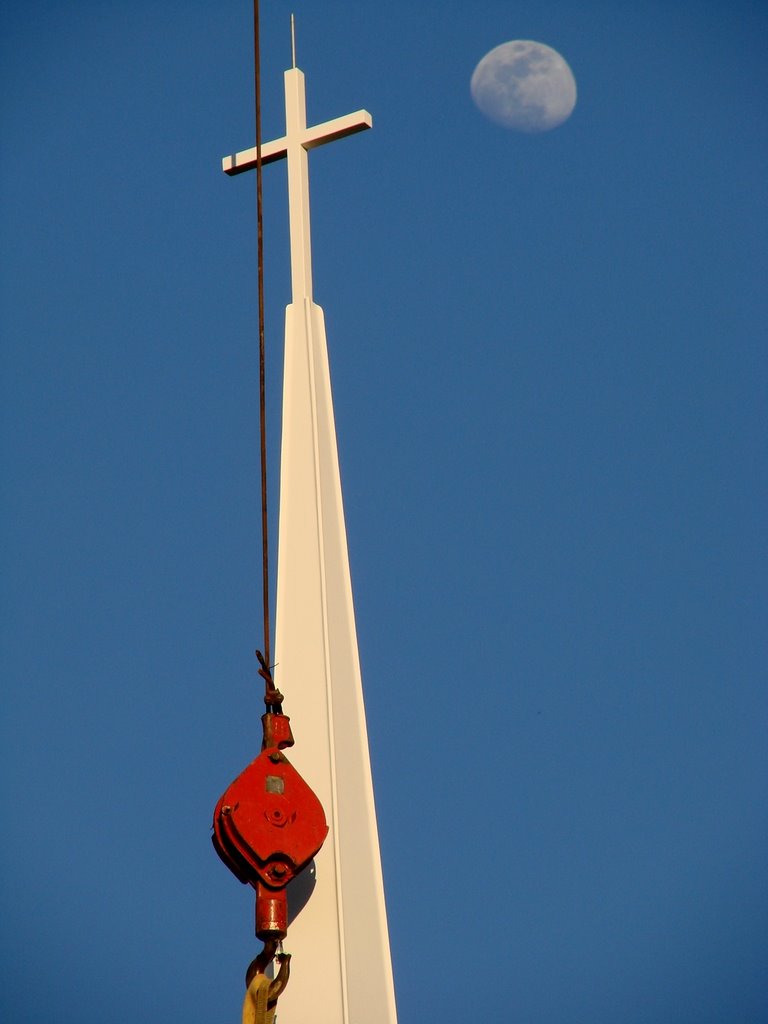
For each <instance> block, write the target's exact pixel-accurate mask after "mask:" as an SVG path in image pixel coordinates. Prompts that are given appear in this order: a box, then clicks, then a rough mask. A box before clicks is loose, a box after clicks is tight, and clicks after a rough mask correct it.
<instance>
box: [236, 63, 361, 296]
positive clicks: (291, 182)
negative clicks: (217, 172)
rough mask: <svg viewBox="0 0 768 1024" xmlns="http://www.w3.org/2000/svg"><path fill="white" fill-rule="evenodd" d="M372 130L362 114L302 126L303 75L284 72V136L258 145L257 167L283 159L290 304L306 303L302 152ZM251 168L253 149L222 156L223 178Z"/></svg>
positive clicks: (308, 254) (308, 261) (308, 265)
mask: <svg viewBox="0 0 768 1024" xmlns="http://www.w3.org/2000/svg"><path fill="white" fill-rule="evenodd" d="M372 125H373V120H372V118H371V115H370V114H369V113H368V111H367V110H356V111H355V112H354V113H353V114H346V115H345V116H344V117H337V118H335V119H334V120H333V121H325V122H324V123H323V124H318V125H315V126H314V127H312V128H308V127H307V104H306V97H305V92H304V73H303V72H302V71H300V70H299V69H298V68H295V67H294V68H289V70H288V71H286V72H285V135H284V136H283V137H282V138H280V139H275V140H274V141H273V142H267V143H262V146H261V162H262V165H263V164H270V163H272V162H273V161H275V160H281V159H282V158H283V157H284V156H287V157H288V215H289V221H290V229H291V288H292V292H293V301H294V302H301V301H302V300H303V299H305V298H307V299H311V298H312V247H311V241H310V234H309V166H308V161H307V151H308V150H310V149H314V148H315V146H322V145H323V144H324V143H326V142H333V141H334V140H335V139H342V138H344V136H345V135H354V134H355V132H361V131H364V130H365V129H366V128H370V127H372ZM255 166H256V147H255V146H254V148H253V149H246V150H243V152H242V153H235V154H234V156H226V157H224V159H223V160H222V169H223V170H224V171H225V173H226V174H241V173H242V172H243V171H249V170H251V169H252V168H254V167H255Z"/></svg>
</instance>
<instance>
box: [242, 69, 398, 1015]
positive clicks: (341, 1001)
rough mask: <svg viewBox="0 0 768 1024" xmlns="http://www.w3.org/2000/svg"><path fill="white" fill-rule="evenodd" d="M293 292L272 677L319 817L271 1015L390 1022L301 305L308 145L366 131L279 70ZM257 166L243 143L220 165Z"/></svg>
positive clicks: (338, 567) (382, 919) (331, 474)
mask: <svg viewBox="0 0 768 1024" xmlns="http://www.w3.org/2000/svg"><path fill="white" fill-rule="evenodd" d="M285 111H286V115H285V116H286V134H285V136H284V137H283V138H280V139H277V140H275V141H274V142H271V143H266V144H264V145H262V163H263V164H267V163H271V162H272V161H274V160H278V159H280V158H281V157H284V156H287V158H288V195H289V215H290V239H291V284H292V301H291V303H290V305H289V306H288V307H287V309H286V318H285V370H284V374H285V376H284V383H283V431H282V451H281V463H280V512H279V528H278V565H277V609H276V637H275V651H274V661H275V671H274V678H275V682H276V684H277V685H278V686H279V687H280V689H281V690H282V692H283V693H284V694H285V696H286V710H287V711H288V712H289V713H290V714H291V720H292V727H293V733H294V736H295V738H296V746H295V747H293V748H292V749H291V751H290V760H291V762H292V763H293V764H295V766H296V768H297V769H298V770H299V772H300V773H301V774H302V776H303V777H304V778H305V779H306V780H307V782H308V783H309V784H310V786H311V787H312V788H313V789H314V791H315V792H316V793H317V795H318V797H319V798H320V800H321V802H322V804H323V807H324V809H325V813H326V816H327V819H328V823H329V826H330V832H329V835H328V838H327V840H326V842H325V845H324V846H323V848H322V849H321V851H320V853H319V854H318V856H317V858H316V860H315V864H314V866H313V867H311V868H308V869H306V870H305V872H303V873H302V875H301V876H299V878H298V879H296V880H295V881H294V882H293V883H292V884H291V886H289V889H288V901H289V915H291V914H293V913H294V912H296V909H297V907H298V906H300V904H301V899H302V898H301V894H302V893H305V894H306V891H307V889H308V888H310V887H311V885H312V874H314V883H315V884H314V891H313V892H312V894H311V896H310V897H309V900H308V902H307V903H306V905H305V906H303V909H299V910H298V916H296V918H295V920H293V921H291V922H290V923H289V929H288V938H287V940H286V949H288V950H289V951H290V952H291V953H292V954H293V955H294V961H293V972H292V976H291V982H290V985H289V986H288V987H287V989H286V991H285V993H284V994H283V995H282V996H281V998H280V1003H279V1007H278V1014H279V1018H280V1024H307V1022H308V1021H312V1024H396V1020H397V1016H396V1009H395V996H394V985H393V980H392V965H391V959H390V951H389V935H388V930H387V919H386V908H385V904H384V887H383V882H382V873H381V861H380V855H379V841H378V830H377V826H376V813H375V808H374V799H373V785H372V781H371V768H370V759H369V754H368V738H367V731H366V722H365V709H364V705H363V690H362V682H361V677H360V663H359V657H358V648H357V634H356V629H355V616H354V608H353V604H352V586H351V581H350V572H349V560H348V554H347V538H346V529H345V525H344V510H343V505H342V495H341V480H340V476H339V462H338V453H337V448H336V428H335V423H334V415H333V402H332V397H331V382H330V373H329V367H328V353H327V347H326V337H325V323H324V318H323V311H322V309H321V308H320V306H318V305H316V304H315V303H314V302H313V300H312V250H311V240H310V219H309V178H308V159H307V152H308V150H310V149H312V148H314V147H315V146H319V145H322V144H323V143H326V142H330V141H333V140H334V139H338V138H342V137H343V136H345V135H350V134H352V133H354V132H358V131H362V130H363V129H365V128H370V127H371V124H372V122H371V116H370V114H368V113H367V111H364V110H360V111H357V112H356V113H353V114H348V115H347V116H345V117H340V118H337V119H336V120H333V121H327V122H325V123H324V124H320V125H317V126H315V127H307V122H306V105H305V92H304V75H303V73H302V72H301V71H300V70H299V69H298V68H296V67H293V68H291V69H290V70H288V71H286V72H285ZM255 165H256V150H255V149H250V150H247V151H245V152H242V153H238V154H236V155H234V156H231V157H227V158H226V159H225V160H224V161H223V166H224V170H225V171H226V172H227V173H228V174H238V173H240V172H241V171H245V170H248V169H250V168H252V167H255Z"/></svg>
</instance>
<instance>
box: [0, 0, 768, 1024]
mask: <svg viewBox="0 0 768 1024" xmlns="http://www.w3.org/2000/svg"><path fill="white" fill-rule="evenodd" d="M291 9H293V10H295V12H296V16H297V42H298V64H299V66H300V67H301V68H302V69H303V70H304V72H305V73H306V75H307V95H308V115H309V118H310V119H311V120H312V121H313V122H317V121H322V120H326V119H328V118H331V117H335V116H338V115H340V114H344V113H347V112H348V111H351V110H355V109H357V108H359V107H365V108H367V109H368V110H370V111H371V113H372V114H373V118H374V129H373V131H371V132H366V133H364V134H363V135H360V136H357V137H354V138H351V139H347V140H344V141H343V142H339V143H336V144H334V145H332V146H326V147H323V148H322V149H321V150H317V151H315V152H313V153H312V155H311V160H310V181H311V190H312V215H313V222H312V224H313V243H314V253H315V260H314V278H315V297H316V300H317V301H318V302H319V303H320V304H321V305H322V306H323V308H324V309H325V313H326V324H327V329H328V341H329V346H330V357H331V366H332V373H333V382H334V393H335V402H336V419H337V427H338V430H339V447H340V454H341V463H342V476H343V483H344V492H345V501H346V513H347V520H348V530H349V543H350V557H351V564H352V572H353V584H354V588H355V598H356V609H357V616H358V631H359V639H360V646H361V659H362V666H363V676H364V681H365V686H366V702H367V708H368V719H369V723H368V724H369V731H370V738H371V748H372V759H373V767H374V777H375V785H376V793H377V805H378V814H379V821H380V834H381V845H382V855H383V862H384V872H385V879H386V885H387V899H388V908H389V923H390V937H391V942H392V952H393V962H394V969H395V981H396V989H397V997H398V1004H399V1012H400V1020H401V1024H417V1022H424V1021H442V1022H446V1024H452V1022H459V1021H462V1022H463V1021H465V1020H466V1019H467V1018H468V1017H471V1018H472V1019H477V1020H483V1021H491V1022H492V1021H514V1022H516V1024H517V1022H519V1024H563V1022H566V1021H567V1022H569V1024H580V1022H585V1024H587V1022H588V1024H609V1022H610V1024H614V1022H616V1021H620V1022H622V1024H757V1022H762V1021H766V1020H768V977H767V975H766V968H765V953H764V951H765V948H766V942H767V940H768V894H767V893H766V886H765V852H766V845H767V844H766V839H767V838H768V827H767V826H768V813H767V802H766V795H765V777H766V769H767V768H768V757H767V756H766V747H765V731H766V712H767V711H768V697H767V696H766V686H765V682H766V679H765V675H766V673H765V654H766V651H765V646H766V645H765V636H766V635H767V632H766V627H767V626H768V623H767V622H766V618H767V616H766V590H765V579H766V568H767V567H766V547H765V519H764V514H765V511H764V510H765V499H766V491H767V490H768V488H767V487H766V483H767V482H768V473H767V472H766V469H767V466H766V450H765V425H764V409H765V399H766V369H768V366H767V363H768V360H767V359H766V347H765V337H766V313H767V312H768V310H767V309H766V306H767V305H768V303H767V302H766V287H765V282H766V270H767V269H768V266H767V264H768V258H767V257H768V244H767V239H766V228H765V224H766V219H765V215H766V184H765V182H766V163H767V160H766V157H768V122H767V120H766V116H765V96H766V94H767V93H768V88H767V87H768V72H767V70H766V62H765V49H766V39H767V35H768V12H767V11H766V9H765V7H764V6H763V5H761V4H758V3H748V2H741V0H733V2H731V3H728V4H725V3H722V2H718V3H714V2H709V3H708V2H698V3H687V2H676V3H668V2H665V3H661V2H655V3H652V2H647V0H636V2H635V3H632V4H628V3H616V2H613V3H605V2H604V3H596V2H591V0H586V2H582V3H575V2H566V0H563V2H560V3H553V2H548V0H537V2H535V3H534V2H532V0H531V2H527V0H524V2H520V3H515V4H512V3H497V2H491V0H477V2H474V3H471V4H469V3H455V2H443V3H437V2H425V3H421V4H413V3H404V2H403V0H390V2H389V3H387V4H380V3H376V4H373V3H369V2H365V0H364V2H358V3H354V4H353V3H351V2H343V3H342V2H336V3H333V2H328V3H318V2H314V3H310V2H306V3H301V2H299V0H297V2H296V3H295V4H288V3H286V2H282V0H279V2H278V0H276V2H273V3H267V2H266V0H264V3H263V10H262V23H263V24H262V32H263V54H262V65H263V73H264V97H263V106H264V133H265V138H272V137H275V136H277V135H281V134H282V132H283V113H282V71H283V70H284V68H285V67H287V66H288V64H289V62H290V36H289V27H288V25H289V13H290V11H291ZM250 18H251V14H250V4H249V3H246V2H244V0H240V2H237V3H235V2H223V3H222V2H219V3H214V2H213V0H205V2H204V0H190V2H186V3H181V2H180V0H160V2H157V0H154V2H149V0H133V2H132V3H130V4H127V3H116V2H111V0H102V2H99V3H97V2H95V0H94V2H90V3H85V2H77V3H63V2H42V0H39V2H38V0H28V2H26V3H14V2H9V3H6V4H5V5H4V7H3V12H2V14H0V48H1V50H2V53H1V55H0V58H1V59H0V79H1V85H2V100H1V101H0V104H1V105H0V116H1V118H2V137H3V152H2V157H0V186H1V189H2V204H1V205H2V212H1V213H0V217H1V218H2V219H1V221H0V225H1V230H2V238H3V244H4V252H5V259H4V261H3V268H2V271H1V272H0V289H1V293H0V327H1V328H2V339H3V340H2V360H3V372H2V388H3V395H2V417H3V419H2V424H3V426H2V444H3V454H2V459H3V467H4V472H3V479H4V499H3V509H2V544H3V548H2V551H3V592H2V593H3V616H2V621H3V630H2V641H3V648H2V659H3V665H2V672H3V677H4V684H3V708H2V724H1V725H0V728H1V729H2V753H1V754H0V757H2V798H3V818H4V822H5V828H4V841H3V844H2V847H1V852H0V861H1V864H2V875H3V878H4V889H3V907H2V925H1V926H0V929H1V930H2V939H3V954H2V979H3V980H2V986H1V987H0V992H2V995H1V996H0V1004H2V1006H3V1016H4V1019H5V1020H8V1021H9V1022H13V1024H26V1022H28V1021H29V1022H31V1021H38V1020H40V1019H42V1018H44V1017H48V1016H51V1014H53V1015H54V1016H55V1017H56V1019H57V1020H58V1021H60V1022H61V1024H70V1022H72V1024H75V1022H77V1024H103V1022H105V1021H108V1022H110V1024H123V1022H125V1024H127V1022H128V1021H131V1022H133V1021H135V1020H137V1019H146V1020H169V1021H170V1020H178V1021H182V1020H183V1021H185V1024H197V1022H200V1024H203V1022H205V1024H210V1022H211V1021H226V1020H238V1019H239V1016H238V1015H239V1012H240V1002H241V998H242V976H243V971H244V968H245V966H246V965H247V963H248V961H249V960H250V959H251V957H252V956H253V955H254V952H255V950H256V949H257V948H258V947H257V944H256V942H255V940H254V939H253V937H252V900H251V898H250V896H249V892H248V890H246V889H245V888H243V887H241V886H240V885H239V884H238V883H237V882H236V881H235V880H234V879H233V878H232V877H231V876H230V875H229V873H228V872H227V871H226V870H225V869H224V867H223V866H222V865H221V864H220V863H219V861H218V860H217V858H216V856H215V854H214V852H213V850H212V848H211V846H210V843H209V826H210V818H211V814H212V811H213V806H214V803H215V801H216V799H217V798H218V796H219V794H220V793H221V792H222V791H223V789H224V787H225V786H226V785H227V783H228V782H229V781H230V780H231V779H232V778H233V777H234V775H236V774H237V773H238V771H239V770H240V769H241V768H242V766H243V765H244V764H246V763H247V762H248V760H250V758H251V757H252V756H254V754H255V753H256V751H257V749H258V744H259V741H260V731H259V730H260V726H259V721H258V716H259V714H260V713H261V706H260V690H259V683H258V679H257V676H256V671H255V669H256V665H255V660H254V658H253V654H252V651H253V648H254V647H255V646H257V645H258V644H259V643H260V641H261V638H260V632H259V630H260V626H259V623H260V617H261V610H260V603H259V600H260V599H259V594H260V577H259V572H260V565H259V556H260V547H259V544H260V541H259V534H258V530H259V526H258V505H257V502H258V493H257V482H258V470H257V379H258V378H257V353H256V339H257V333H256V292H255V280H256V276H255V183H254V181H253V178H252V177H251V176H249V175H243V176H241V177H239V178H237V179H231V180H230V179H228V178H227V177H226V176H225V175H223V174H222V173H221V171H220V170H219V168H220V159H221V157H222V156H223V155H225V154H228V153H230V152H233V151H235V150H238V149H243V148H247V147H248V146H250V145H252V144H253V112H252V54H251V44H252V40H251V21H250ZM515 38H522V39H535V40H538V41H541V42H544V43H547V44H548V45H550V46H553V47H554V48H556V49H557V50H559V51H560V52H561V53H562V54H563V55H564V56H565V58H566V59H567V60H568V62H569V64H570V65H571V67H572V69H573V72H574V75H575V77H576V81H577V85H578V90H579V98H578V103H577V106H576V109H575V111H574V113H573V115H572V117H571V118H570V120H569V121H567V122H566V123H565V124H564V125H563V126H562V127H560V128H559V129H556V130H555V131H552V132H550V133H547V134H544V135H538V136H530V135H529V136H525V135H520V134H514V133H510V132H507V131H505V130H504V129H502V128H499V127H497V126H496V125H494V124H492V123H490V122H489V121H487V120H485V119H484V118H483V117H482V116H481V115H480V114H479V113H478V111H477V110H476V109H475V108H474V106H473V105H472V102H471V100H470V96H469V78H470V75H471V73H472V70H473V69H474V67H475V65H476V63H477V61H478V60H479V59H480V58H481V57H482V56H483V55H484V54H485V53H486V52H487V51H488V50H490V49H491V48H492V47H494V46H496V45H498V44H499V43H502V42H505V41H507V40H509V39H515ZM265 202H266V222H265V237H266V246H267V256H266V259H267V264H266V284H267V311H266V314H267V343H268V347H269V354H268V360H269V362H268V374H269V396H270V398H269V400H270V407H269V418H270V441H271V451H272V462H271V471H270V473H271V479H272V482H273V486H272V492H271V493H272V498H273V503H274V500H275V499H276V486H275V484H276V474H277V459H276V451H277V447H276V446H277V442H278V424H279V389H280V369H281V367H280V358H281V357H280V346H281V344H282V318H283V307H284V305H285V304H286V303H287V302H288V301H289V272H288V270H289V267H288V251H287V216H286V186H285V169H284V167H283V166H281V165H275V166H272V167H269V168H267V169H266V170H265ZM273 533H274V531H273ZM286 699H287V702H288V710H289V712H290V713H291V714H292V716H293V722H294V725H295V733H296V736H297V741H298V742H300V737H301V726H300V709H298V708H294V707H291V706H290V694H287V695H286ZM297 969H298V965H297Z"/></svg>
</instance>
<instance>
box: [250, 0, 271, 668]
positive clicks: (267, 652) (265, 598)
mask: <svg viewBox="0 0 768 1024" xmlns="http://www.w3.org/2000/svg"><path fill="white" fill-rule="evenodd" d="M259 52H260V46H259V0H253V67H254V93H255V99H256V222H257V249H258V288H259V434H260V439H261V446H260V447H261V567H262V607H263V610H264V659H265V661H266V663H267V665H270V664H271V660H272V658H271V649H270V648H271V644H270V628H269V534H268V524H267V415H266V405H267V402H266V386H265V371H264V363H265V359H264V215H263V207H264V201H263V196H262V188H261V178H262V173H261V65H260V59H259Z"/></svg>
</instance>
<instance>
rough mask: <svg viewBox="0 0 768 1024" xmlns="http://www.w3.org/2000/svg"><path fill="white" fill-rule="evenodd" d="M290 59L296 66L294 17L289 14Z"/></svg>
mask: <svg viewBox="0 0 768 1024" xmlns="http://www.w3.org/2000/svg"><path fill="white" fill-rule="evenodd" d="M291 60H292V62H293V66H294V67H296V19H295V17H294V16H293V15H291Z"/></svg>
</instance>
